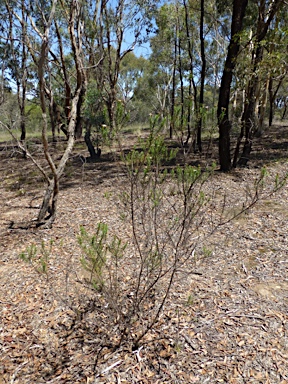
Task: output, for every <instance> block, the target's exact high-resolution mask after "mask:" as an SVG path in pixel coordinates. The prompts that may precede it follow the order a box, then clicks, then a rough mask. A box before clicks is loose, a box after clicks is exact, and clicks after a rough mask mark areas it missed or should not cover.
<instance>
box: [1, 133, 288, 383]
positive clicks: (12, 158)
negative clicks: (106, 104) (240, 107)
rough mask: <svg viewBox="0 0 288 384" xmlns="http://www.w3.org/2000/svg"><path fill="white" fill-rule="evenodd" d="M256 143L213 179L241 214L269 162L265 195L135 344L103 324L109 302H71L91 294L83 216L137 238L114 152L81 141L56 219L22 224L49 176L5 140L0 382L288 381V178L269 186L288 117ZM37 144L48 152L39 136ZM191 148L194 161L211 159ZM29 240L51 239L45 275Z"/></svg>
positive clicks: (285, 140) (231, 225)
mask: <svg viewBox="0 0 288 384" xmlns="http://www.w3.org/2000/svg"><path fill="white" fill-rule="evenodd" d="M216 144H217V143H216ZM59 145H61V144H59ZM253 149H254V151H253V153H252V157H251V161H250V162H249V168H245V169H236V170H234V171H232V172H231V173H229V174H221V173H219V172H215V174H214V175H213V176H212V177H211V178H210V179H209V181H208V183H207V185H206V186H205V188H207V191H208V192H209V191H215V190H217V191H219V194H218V195H219V196H220V197H221V196H224V195H225V196H226V197H225V198H226V201H227V207H228V210H230V212H231V213H232V215H233V214H235V213H236V214H237V210H239V207H240V209H241V207H242V204H243V202H245V201H246V200H245V199H247V196H248V195H249V190H251V188H252V187H251V186H253V185H254V184H255V180H257V178H258V176H259V172H260V169H261V167H263V166H264V165H265V166H266V167H267V170H268V176H267V180H266V182H265V185H264V187H263V191H262V193H261V196H260V200H259V202H258V203H257V204H256V205H254V206H253V207H252V208H251V209H250V210H248V211H247V212H245V213H243V214H241V215H239V216H237V217H236V218H235V219H234V220H233V221H230V222H228V223H227V224H226V225H222V226H220V227H219V228H218V230H217V231H216V232H215V233H214V234H213V235H211V236H209V237H207V238H205V243H203V244H201V249H202V253H201V252H200V248H199V255H200V256H199V257H195V260H194V262H193V263H194V264H193V269H192V273H186V274H185V271H183V273H182V275H181V274H180V275H181V276H180V275H179V278H178V279H176V282H175V286H174V287H173V290H172V291H171V294H170V296H169V299H168V302H167V305H166V306H165V308H164V310H163V313H162V315H161V316H160V319H159V322H158V323H157V324H156V325H155V327H154V328H153V329H152V330H151V332H149V334H148V335H147V337H146V338H145V339H144V340H143V343H142V344H141V345H140V346H139V348H138V349H137V350H131V349H129V348H128V347H127V346H122V347H120V348H118V349H115V348H113V347H111V340H113V332H114V328H113V326H111V328H110V329H107V327H105V322H104V321H103V318H102V317H101V316H100V315H99V313H100V311H98V312H97V311H94V310H93V308H92V309H91V310H89V311H87V314H86V317H85V319H84V318H83V317H81V316H77V314H75V311H74V312H73V310H72V309H71V308H72V307H73V308H76V307H77V305H78V306H79V305H81V300H84V299H83V295H89V292H87V291H85V290H82V288H81V284H79V281H80V280H81V278H82V275H81V274H82V273H83V271H82V269H81V266H80V262H79V260H80V256H81V252H80V249H79V245H78V243H77V236H78V235H79V227H80V225H82V226H84V227H85V228H86V229H88V230H89V231H90V232H93V231H95V229H96V228H97V223H98V222H100V221H102V222H106V223H107V224H108V226H109V228H110V229H111V231H113V232H115V233H117V234H118V235H120V236H123V237H125V238H128V239H129V236H131V233H130V232H129V231H130V230H131V229H129V227H128V226H125V225H124V224H123V223H121V220H120V219H119V215H120V211H119V204H120V203H119V191H121V190H123V189H124V190H125V188H126V187H127V186H126V178H125V174H124V173H123V172H122V171H121V168H119V166H118V165H117V163H115V162H113V161H112V157H111V156H110V155H109V154H107V153H105V151H103V158H102V160H101V161H99V162H97V163H84V162H83V156H87V153H86V151H85V149H84V147H83V145H81V144H78V145H76V148H75V150H74V152H73V156H72V158H71V159H70V160H69V163H68V166H67V168H66V171H65V175H64V177H63V180H62V184H61V192H60V197H59V207H58V214H57V218H56V221H55V223H54V225H53V227H52V228H51V229H43V228H39V229H36V228H33V229H30V230H23V229H13V223H17V222H19V221H24V220H31V219H33V218H35V217H36V216H37V212H38V209H39V204H40V202H41V197H42V194H43V191H44V186H45V184H44V182H43V180H42V177H41V176H40V175H39V173H38V172H37V171H36V170H35V168H34V166H33V165H32V164H31V162H30V161H28V160H27V161H23V159H21V156H20V155H19V154H18V152H17V150H16V148H15V147H14V146H13V145H12V144H11V143H2V144H1V147H0V150H1V151H0V180H1V184H0V185H1V187H0V199H1V200H0V201H1V212H0V287H1V289H0V308H1V315H0V316H1V317H0V384H2V383H15V384H16V383H19V384H24V383H30V384H31V383H37V384H38V383H39V384H40V383H71V384H72V383H73V384H76V383H90V384H91V383H143V384H144V383H155V384H156V383H159V384H160V383H161V384H163V383H175V384H176V383H199V384H203V383H237V384H238V383H239V384H240V383H243V384H244V383H245V384H247V383H251V384H252V383H263V384H264V383H265V384H266V383H267V384H268V383H269V384H278V383H281V384H284V383H288V277H287V276H288V274H287V272H288V235H287V233H288V187H287V185H286V186H284V187H283V188H281V189H280V190H279V191H278V192H276V193H275V194H273V195H271V190H272V189H273V186H274V181H275V178H276V175H278V176H279V179H281V178H283V177H284V176H285V175H286V174H287V172H288V167H287V158H288V152H287V151H288V127H287V126H278V127H274V128H273V130H272V131H271V134H269V136H268V135H267V136H265V135H264V137H262V138H261V139H256V140H255V143H254V147H253ZM31 150H32V151H33V153H34V154H35V155H36V156H37V155H38V154H39V155H40V156H41V147H40V146H36V145H35V146H34V147H32V149H31ZM216 153H217V149H215V148H214V152H213V151H212V157H213V154H216ZM193 156H194V157H193V158H192V159H191V162H192V163H193V161H195V162H200V163H201V161H204V160H203V158H199V157H196V155H193ZM252 189H253V188H252ZM215 209H217V207H216V208H215ZM51 240H52V241H53V247H52V249H51V251H50V250H49V244H50V241H51ZM31 244H36V245H37V247H38V249H41V244H44V245H45V249H46V250H47V252H48V253H49V259H50V260H49V271H48V272H49V273H48V277H46V276H45V275H43V274H42V275H41V274H39V273H38V272H37V271H36V270H35V268H34V267H33V266H31V265H29V264H27V263H25V262H23V261H22V260H21V259H20V258H19V255H20V253H21V252H23V251H25V250H26V249H27V247H28V246H31ZM203 249H206V253H207V254H206V257H201V255H202V256H203ZM207 250H209V252H208V251H207ZM43 252H44V251H43V249H42V254H43ZM204 253H205V252H204ZM196 255H197V252H196ZM193 271H194V272H195V273H194V272H193ZM84 301H85V300H84ZM79 302H80V303H79ZM105 340H107V343H106V344H105ZM108 340H109V341H108ZM100 345H101V347H100Z"/></svg>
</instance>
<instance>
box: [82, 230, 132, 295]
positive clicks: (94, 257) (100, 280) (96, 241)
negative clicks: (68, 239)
mask: <svg viewBox="0 0 288 384" xmlns="http://www.w3.org/2000/svg"><path fill="white" fill-rule="evenodd" d="M78 243H79V245H80V247H81V250H82V254H83V255H82V257H81V264H82V266H83V268H84V269H85V271H88V272H89V278H88V283H89V284H90V285H91V286H92V287H93V288H94V289H95V290H97V291H102V290H103V289H104V290H105V291H106V292H107V291H109V290H110V289H112V290H114V289H115V292H116V288H117V285H118V282H117V274H118V265H119V262H120V260H121V259H122V258H123V256H124V252H125V249H126V246H127V244H126V243H123V242H122V240H121V239H120V238H118V237H117V236H113V237H112V238H111V239H110V238H109V237H108V226H107V224H105V223H99V224H98V226H97V230H96V233H95V234H93V235H90V234H89V233H88V232H87V231H86V229H85V228H84V227H83V226H81V227H80V235H79V236H78Z"/></svg>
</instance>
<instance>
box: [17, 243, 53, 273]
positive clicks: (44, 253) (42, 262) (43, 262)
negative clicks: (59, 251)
mask: <svg viewBox="0 0 288 384" xmlns="http://www.w3.org/2000/svg"><path fill="white" fill-rule="evenodd" d="M53 243H54V242H53V240H50V241H49V243H48V244H46V243H45V241H44V240H42V242H41V245H40V249H39V248H38V247H37V246H36V245H35V244H32V245H30V246H29V247H27V248H26V250H25V251H23V252H21V253H20V255H19V257H20V259H21V260H23V261H25V262H26V263H29V264H31V265H32V266H33V267H34V268H35V270H36V271H37V272H39V273H41V274H45V275H46V276H47V273H48V262H49V258H50V255H51V252H52V247H53Z"/></svg>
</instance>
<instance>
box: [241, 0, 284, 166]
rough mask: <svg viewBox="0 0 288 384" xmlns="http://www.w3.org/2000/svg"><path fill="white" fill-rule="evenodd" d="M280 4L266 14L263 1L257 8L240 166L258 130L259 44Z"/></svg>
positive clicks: (243, 120) (261, 52)
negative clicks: (256, 105)
mask: <svg viewBox="0 0 288 384" xmlns="http://www.w3.org/2000/svg"><path fill="white" fill-rule="evenodd" d="M282 3H283V0H275V1H274V2H273V3H272V5H271V6H270V9H269V10H268V12H267V10H266V9H265V7H266V3H265V2H264V1H261V3H260V6H259V16H258V23H257V31H256V37H255V52H254V54H253V55H252V68H253V69H252V77H251V80H250V81H249V83H248V92H247V104H246V106H245V110H244V113H243V116H242V124H243V127H244V132H245V143H244V147H243V151H242V154H241V157H240V159H239V161H238V164H239V165H241V166H245V165H247V162H248V161H249V158H250V153H251V150H252V141H253V137H254V133H255V132H256V131H257V129H258V124H257V119H256V117H255V97H256V90H257V85H258V81H259V76H258V69H259V64H260V63H261V61H262V58H263V50H264V47H263V45H262V44H261V42H262V41H263V40H264V38H265V36H266V35H267V31H268V28H269V26H270V23H271V21H272V20H273V18H274V16H275V14H276V12H277V11H278V9H279V7H280V5H281V4H282Z"/></svg>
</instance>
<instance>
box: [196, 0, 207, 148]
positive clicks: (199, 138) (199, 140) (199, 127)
mask: <svg viewBox="0 0 288 384" xmlns="http://www.w3.org/2000/svg"><path fill="white" fill-rule="evenodd" d="M200 46H201V61H202V66H201V76H200V77H201V78H200V94H199V110H198V111H197V115H198V119H197V120H198V121H197V147H198V150H199V152H200V153H201V152H202V125H203V108H204V85H205V77H206V56H205V38H204V0H201V16H200Z"/></svg>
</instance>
